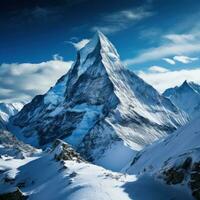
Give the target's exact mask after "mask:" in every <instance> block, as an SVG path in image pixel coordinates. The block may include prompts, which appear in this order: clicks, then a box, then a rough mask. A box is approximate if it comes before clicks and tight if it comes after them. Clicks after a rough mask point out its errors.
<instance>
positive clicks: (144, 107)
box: [12, 32, 188, 168]
mask: <svg viewBox="0 0 200 200" xmlns="http://www.w3.org/2000/svg"><path fill="white" fill-rule="evenodd" d="M187 120H188V119H187V115H186V114H185V113H184V112H182V111H181V110H180V109H178V108H177V107H176V106H174V104H173V103H171V101H170V100H169V99H168V98H165V97H164V96H162V95H160V94H159V93H158V92H157V91H156V90H155V89H154V88H153V87H152V86H150V85H148V84H147V83H146V82H144V81H143V80H142V79H140V78H139V77H138V76H137V75H135V74H134V73H133V72H131V71H129V70H127V69H126V68H125V67H124V66H123V64H122V62H121V61H120V57H119V55H118V53H117V51H116V49H115V47H114V46H113V45H112V43H111V42H110V41H109V40H108V39H107V38H106V36H104V35H103V34H102V33H101V32H97V33H96V34H95V35H94V37H93V38H92V39H91V40H90V42H89V43H88V44H86V45H85V47H83V48H82V49H81V50H80V51H78V53H77V59H76V61H75V62H74V64H73V66H72V67H71V69H70V70H69V72H68V73H67V74H65V75H64V76H63V77H61V78H60V79H59V80H58V81H57V83H56V84H55V86H53V87H52V88H50V90H49V91H48V92H47V93H46V94H44V95H38V96H36V97H35V98H34V99H33V100H32V101H31V102H30V103H29V104H27V105H25V106H24V107H23V109H22V110H21V111H20V112H19V113H18V114H17V115H15V116H14V117H13V119H12V121H13V124H14V125H15V126H18V127H20V129H21V130H20V134H21V135H23V136H24V138H25V140H24V142H27V143H30V144H32V145H34V146H36V147H42V148H43V147H45V146H48V144H49V143H52V142H53V141H54V140H55V139H56V138H60V139H63V140H64V141H66V142H68V143H69V144H71V145H72V146H73V147H74V148H75V149H76V150H77V151H78V152H80V153H81V155H82V156H83V157H84V158H85V159H86V160H89V161H92V162H94V163H99V164H101V165H103V166H107V167H108V165H110V163H107V162H109V158H110V156H111V155H112V156H115V154H116V155H118V154H119V149H120V152H123V153H124V155H123V156H122V157H123V158H124V159H122V160H121V162H119V163H118V164H117V163H116V162H115V163H114V168H120V167H122V166H123V165H124V164H125V163H126V162H127V161H128V160H129V159H130V155H131V154H132V150H130V148H128V147H127V146H130V147H131V149H133V150H135V151H138V150H141V149H142V148H143V147H144V146H145V145H147V144H150V143H152V142H153V141H155V140H157V139H159V138H161V137H164V136H166V135H167V134H170V133H172V132H173V131H174V130H176V129H177V128H178V127H179V126H182V125H184V124H185V123H186V122H187ZM30 141H31V142H30ZM32 141H34V143H32ZM121 154H122V153H121ZM102 159H103V160H102ZM117 165H119V167H118V166H117ZM111 167H112V166H111Z"/></svg>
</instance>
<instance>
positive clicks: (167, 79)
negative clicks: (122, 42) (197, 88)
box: [138, 68, 200, 92]
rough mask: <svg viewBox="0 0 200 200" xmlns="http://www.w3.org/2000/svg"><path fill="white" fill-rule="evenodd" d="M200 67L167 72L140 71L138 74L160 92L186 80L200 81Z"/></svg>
mask: <svg viewBox="0 0 200 200" xmlns="http://www.w3.org/2000/svg"><path fill="white" fill-rule="evenodd" d="M199 74H200V68H196V69H181V70H174V71H169V70H168V71H166V72H155V71H152V70H150V69H149V70H148V71H139V72H138V75H139V76H140V77H141V78H142V79H143V80H145V81H146V82H147V83H149V84H151V85H152V86H153V87H154V88H156V89H157V90H158V91H160V92H164V90H165V89H167V88H170V87H175V86H177V85H181V84H182V83H183V82H184V81H185V80H188V81H194V82H196V83H200V76H199Z"/></svg>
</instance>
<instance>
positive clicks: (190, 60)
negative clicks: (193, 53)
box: [173, 56, 199, 64]
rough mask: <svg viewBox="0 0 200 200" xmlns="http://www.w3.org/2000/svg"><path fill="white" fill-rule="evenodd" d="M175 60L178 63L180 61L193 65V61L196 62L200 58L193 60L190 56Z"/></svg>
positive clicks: (176, 57)
mask: <svg viewBox="0 0 200 200" xmlns="http://www.w3.org/2000/svg"><path fill="white" fill-rule="evenodd" d="M173 59H174V60H176V61H179V62H181V63H184V64H187V63H191V62H193V61H196V60H198V59H199V58H192V57H188V56H174V57H173Z"/></svg>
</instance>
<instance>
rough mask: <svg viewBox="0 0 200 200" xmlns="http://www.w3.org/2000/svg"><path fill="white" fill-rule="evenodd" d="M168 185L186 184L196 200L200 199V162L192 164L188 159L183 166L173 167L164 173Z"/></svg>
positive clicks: (190, 159) (189, 158)
mask: <svg viewBox="0 0 200 200" xmlns="http://www.w3.org/2000/svg"><path fill="white" fill-rule="evenodd" d="M163 175H164V180H165V181H166V183H167V184H173V185H176V184H185V185H188V187H189V188H190V190H191V193H192V195H193V196H194V198H195V199H197V200H199V199H200V162H194V163H192V158H191V157H188V158H187V159H186V160H185V162H184V163H183V164H182V165H179V166H176V167H172V168H170V169H168V170H166V171H164V172H163Z"/></svg>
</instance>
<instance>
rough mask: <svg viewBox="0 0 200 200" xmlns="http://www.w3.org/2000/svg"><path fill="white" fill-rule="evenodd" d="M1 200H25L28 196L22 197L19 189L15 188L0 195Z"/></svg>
mask: <svg viewBox="0 0 200 200" xmlns="http://www.w3.org/2000/svg"><path fill="white" fill-rule="evenodd" d="M0 199H1V200H26V199H28V196H25V195H23V193H22V192H21V190H20V189H19V188H15V189H13V190H12V191H9V192H6V193H3V194H0Z"/></svg>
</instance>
